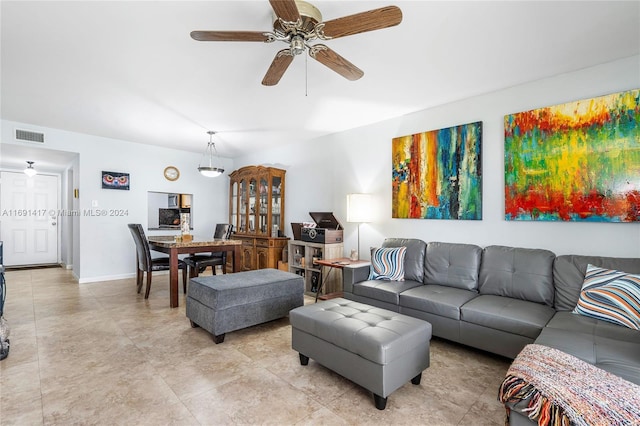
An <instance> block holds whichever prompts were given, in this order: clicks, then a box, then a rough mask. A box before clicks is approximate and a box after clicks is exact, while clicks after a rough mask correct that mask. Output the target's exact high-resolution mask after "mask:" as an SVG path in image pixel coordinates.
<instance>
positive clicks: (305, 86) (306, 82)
mask: <svg viewBox="0 0 640 426" xmlns="http://www.w3.org/2000/svg"><path fill="white" fill-rule="evenodd" d="M307 61H308V58H307V55H304V96H305V97H306V96H308V95H309V83H308V78H309V75H308V73H307V63H308V62H307Z"/></svg>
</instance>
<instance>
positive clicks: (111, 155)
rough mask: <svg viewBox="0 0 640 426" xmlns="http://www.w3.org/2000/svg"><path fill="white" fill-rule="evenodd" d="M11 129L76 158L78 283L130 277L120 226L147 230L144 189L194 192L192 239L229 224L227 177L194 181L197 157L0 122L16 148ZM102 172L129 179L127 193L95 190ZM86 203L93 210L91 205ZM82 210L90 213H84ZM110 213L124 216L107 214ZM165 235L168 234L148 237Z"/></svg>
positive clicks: (131, 257) (129, 252)
mask: <svg viewBox="0 0 640 426" xmlns="http://www.w3.org/2000/svg"><path fill="white" fill-rule="evenodd" d="M15 128H28V129H30V130H34V131H39V132H43V133H45V135H46V136H45V140H46V143H45V146H43V148H47V149H54V150H62V151H69V152H77V153H78V154H79V160H78V163H77V165H76V164H74V166H73V170H72V173H73V175H72V176H73V181H74V187H75V188H78V189H79V190H80V197H79V199H77V200H75V199H74V202H73V208H74V209H75V210H77V211H78V212H79V213H80V216H79V217H74V222H73V272H74V274H75V275H76V277H77V278H78V279H79V281H80V282H81V283H82V282H91V281H102V280H108V279H116V278H124V277H131V276H134V272H135V246H134V243H133V239H132V238H131V234H130V233H129V230H128V228H127V226H126V225H127V224H128V223H141V224H142V225H143V226H144V227H145V229H146V227H147V191H161V192H175V193H190V194H193V210H192V216H193V226H194V231H193V233H194V234H196V235H207V236H210V235H213V231H214V229H215V224H216V223H218V222H224V223H226V222H228V220H229V216H228V192H229V179H228V178H227V177H226V175H225V176H221V177H219V178H216V179H212V178H205V177H203V176H201V175H200V174H199V173H198V170H197V166H198V163H199V161H200V159H201V153H192V152H186V151H180V150H175V149H167V148H160V147H154V146H150V145H143V144H137V143H132V142H127V141H122V140H115V139H109V138H102V137H97V136H91V135H85V134H80V133H74V132H68V131H63V130H58V129H51V128H46V127H39V126H34V125H31V124H24V123H16V122H10V121H6V120H3V121H2V133H1V139H0V141H1V142H2V143H3V144H4V143H11V144H20V143H19V142H15V140H14V138H13V129H15ZM29 146H30V147H33V144H30V145H29ZM203 149H204V146H203ZM222 162H223V165H224V167H225V170H228V171H231V170H233V161H232V160H229V159H222ZM168 165H173V166H176V167H177V168H178V169H179V170H180V178H179V179H178V180H177V181H175V182H170V181H168V180H166V179H165V178H164V176H163V171H164V168H165V167H166V166H168ZM103 170H105V171H115V172H127V173H130V187H131V189H130V190H129V191H123V190H112V189H102V184H101V176H102V175H101V172H102V171H103ZM92 201H96V202H97V204H98V206H97V207H92ZM97 210H104V211H106V213H107V215H106V216H97V215H95V212H96V211H97ZM89 211H92V212H94V215H89V214H85V212H89ZM112 212H123V213H124V214H123V215H121V216H114V215H112V214H111V213H112ZM168 233H171V231H152V232H149V234H168ZM174 233H175V231H174Z"/></svg>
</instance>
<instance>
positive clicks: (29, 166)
mask: <svg viewBox="0 0 640 426" xmlns="http://www.w3.org/2000/svg"><path fill="white" fill-rule="evenodd" d="M24 174H25V175H27V176H29V177H34V176H35V175H37V174H38V172H37V171H36V169H34V168H33V161H27V167H26V168H25V169H24Z"/></svg>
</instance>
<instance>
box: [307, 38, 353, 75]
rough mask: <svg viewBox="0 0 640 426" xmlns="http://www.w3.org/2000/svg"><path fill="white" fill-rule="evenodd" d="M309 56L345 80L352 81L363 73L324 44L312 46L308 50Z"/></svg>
mask: <svg viewBox="0 0 640 426" xmlns="http://www.w3.org/2000/svg"><path fill="white" fill-rule="evenodd" d="M309 55H310V56H311V57H312V58H314V59H315V60H316V61H318V62H320V63H321V64H323V65H326V66H327V67H329V68H331V69H332V70H334V71H335V72H337V73H338V74H340V75H341V76H343V77H344V78H346V79H347V80H351V81H354V80H357V79H359V78H360V77H362V76H363V75H364V72H363V71H362V70H361V69H360V68H358V67H356V66H355V65H353V64H352V63H351V62H349V61H347V60H346V59H345V58H343V57H342V56H340V55H338V54H337V53H336V52H335V51H333V50H331V49H329V48H328V47H327V46H325V45H324V44H316V45H314V46H313V47H312V48H311V50H309Z"/></svg>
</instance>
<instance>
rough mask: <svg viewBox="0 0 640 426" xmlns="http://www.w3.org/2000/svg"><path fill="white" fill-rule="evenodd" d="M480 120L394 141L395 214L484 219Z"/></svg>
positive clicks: (411, 216)
mask: <svg viewBox="0 0 640 426" xmlns="http://www.w3.org/2000/svg"><path fill="white" fill-rule="evenodd" d="M481 147H482V122H481V121H479V122H477V123H470V124H464V125H461V126H454V127H448V128H446V129H439V130H431V131H428V132H423V133H416V134H414V135H410V136H402V137H398V138H394V139H393V141H392V148H391V150H392V162H393V174H392V178H393V190H392V192H393V205H392V217H394V218H409V219H467V220H480V219H482V157H481Z"/></svg>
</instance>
